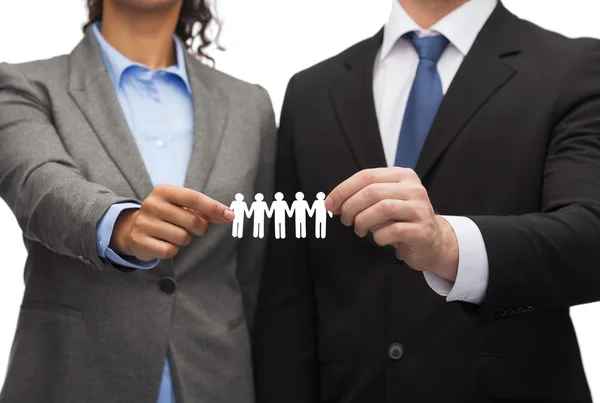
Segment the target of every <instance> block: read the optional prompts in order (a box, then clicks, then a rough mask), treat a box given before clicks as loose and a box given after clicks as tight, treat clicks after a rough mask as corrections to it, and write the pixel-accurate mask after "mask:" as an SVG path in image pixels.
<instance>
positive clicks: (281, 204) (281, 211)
mask: <svg viewBox="0 0 600 403" xmlns="http://www.w3.org/2000/svg"><path fill="white" fill-rule="evenodd" d="M271 213H274V221H275V238H276V239H285V219H286V213H287V216H288V217H292V215H294V212H293V211H292V210H291V209H290V207H289V206H288V204H287V202H286V201H285V200H283V193H281V192H277V193H275V201H274V202H273V203H271Z"/></svg>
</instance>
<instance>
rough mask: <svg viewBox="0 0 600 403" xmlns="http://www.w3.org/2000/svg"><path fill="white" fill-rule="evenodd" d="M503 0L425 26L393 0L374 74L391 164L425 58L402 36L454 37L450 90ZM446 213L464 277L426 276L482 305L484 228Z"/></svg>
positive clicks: (454, 297)
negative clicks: (411, 90)
mask: <svg viewBox="0 0 600 403" xmlns="http://www.w3.org/2000/svg"><path fill="white" fill-rule="evenodd" d="M497 3H498V1H497V0H470V1H468V2H467V3H465V4H464V5H462V6H461V7H459V8H457V9H456V10H454V11H453V12H451V13H450V14H448V15H447V16H445V17H444V18H443V19H441V20H440V21H438V22H437V23H436V24H435V25H433V26H432V27H431V28H430V29H428V30H425V29H423V28H421V27H419V25H417V23H416V22H415V21H414V20H413V19H412V18H411V17H410V16H409V15H408V14H407V13H406V11H405V10H404V9H403V8H402V6H400V4H399V2H398V0H393V4H392V13H391V15H390V19H389V21H388V23H387V25H386V26H385V28H384V36H383V44H382V46H381V49H380V50H379V53H378V55H377V57H376V58H375V67H374V74H373V95H374V98H375V108H376V111H377V119H378V122H379V129H380V132H381V141H382V144H383V149H384V153H385V158H386V161H387V164H388V166H394V161H395V156H396V148H397V146H398V138H399V136H400V128H401V126H402V120H403V117H404V111H405V109H406V104H407V103H408V97H409V95H410V89H411V87H412V84H413V80H414V77H415V75H416V72H417V66H418V64H419V56H418V55H417V52H416V50H415V49H414V47H413V45H412V44H411V43H410V42H408V41H407V40H406V39H404V38H402V36H403V35H404V34H406V33H408V32H416V33H417V35H419V36H420V37H423V36H431V35H440V34H442V35H444V36H445V37H446V38H447V39H448V41H449V42H450V43H449V44H448V47H447V48H446V50H445V51H444V53H443V54H442V56H441V58H440V60H439V62H438V64H437V68H438V73H439V75H440V79H441V81H442V89H443V91H444V94H445V93H446V92H447V91H448V88H449V87H450V84H451V83H452V80H453V79H454V76H455V75H456V72H457V71H458V69H459V68H460V65H461V64H462V61H463V59H464V58H465V56H466V55H467V53H468V52H469V50H470V49H471V46H472V45H473V43H474V42H475V39H476V38H477V35H478V34H479V31H481V28H482V27H483V26H484V24H485V22H486V21H487V20H488V18H489V17H490V15H491V14H492V12H493V11H494V9H495V7H496V5H497ZM443 217H444V218H445V219H446V220H447V221H448V222H449V223H450V225H451V226H452V228H453V229H454V232H455V233H456V237H457V239H458V249H459V253H458V255H459V257H458V276H457V278H456V282H454V283H452V282H450V281H447V280H446V279H443V278H441V277H438V276H436V275H435V274H433V273H429V272H424V275H425V279H426V281H427V283H428V284H429V286H430V287H431V288H432V289H433V290H434V291H435V292H437V293H438V294H440V295H442V296H445V297H446V299H447V301H465V302H471V303H474V304H480V303H481V302H482V301H483V298H484V296H485V293H486V290H487V285H488V276H489V268H488V258H487V251H486V248H485V243H484V240H483V236H482V235H481V231H480V230H479V228H478V227H477V225H475V223H474V222H473V221H472V220H470V219H469V218H467V217H456V216H443Z"/></svg>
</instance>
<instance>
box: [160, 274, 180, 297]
mask: <svg viewBox="0 0 600 403" xmlns="http://www.w3.org/2000/svg"><path fill="white" fill-rule="evenodd" d="M158 288H159V289H160V290H161V291H162V292H164V293H165V294H168V295H170V294H173V293H174V292H175V289H176V288H177V283H175V280H173V279H172V278H169V277H166V278H163V279H162V280H160V282H159V283H158Z"/></svg>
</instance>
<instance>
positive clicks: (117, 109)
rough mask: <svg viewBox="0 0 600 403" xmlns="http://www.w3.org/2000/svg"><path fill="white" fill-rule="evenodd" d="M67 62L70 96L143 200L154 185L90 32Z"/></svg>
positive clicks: (89, 31)
mask: <svg viewBox="0 0 600 403" xmlns="http://www.w3.org/2000/svg"><path fill="white" fill-rule="evenodd" d="M69 62H70V77H69V93H70V94H71V96H72V98H73V99H74V100H75V103H76V104H77V105H78V106H79V108H80V109H81V111H82V112H83V114H84V115H85V117H86V118H87V120H88V121H89V123H90V125H91V126H92V128H93V129H94V130H95V132H96V135H97V136H98V138H99V139H100V142H101V143H102V145H103V146H104V148H105V149H106V151H107V152H108V154H109V155H110V156H111V157H112V159H113V161H114V163H115V164H116V165H117V166H118V167H119V169H120V170H121V172H122V174H123V176H124V177H125V178H126V179H127V181H128V182H129V185H130V186H131V188H132V189H133V190H134V192H135V194H136V196H137V197H138V198H139V199H140V200H143V199H145V198H146V197H147V196H148V195H149V194H150V192H151V191H152V189H153V185H152V182H151V180H150V176H149V175H148V172H147V171H146V167H145V165H144V161H143V160H142V157H141V155H140V152H139V150H138V147H137V144H136V143H135V140H134V139H133V136H132V134H131V131H130V130H129V126H128V124H127V120H126V119H125V115H124V114H123V111H122V109H121V105H120V104H119V101H118V99H117V96H116V94H115V91H114V88H113V85H112V83H111V81H110V77H109V76H108V73H107V71H106V68H105V66H104V62H103V60H102V56H101V54H100V49H99V47H98V44H97V42H96V39H95V38H94V36H93V33H92V31H91V29H90V30H88V32H87V34H86V35H85V37H84V39H83V40H82V41H81V42H80V43H79V45H78V46H77V47H76V48H75V49H74V50H73V52H72V53H71V55H70V59H69Z"/></svg>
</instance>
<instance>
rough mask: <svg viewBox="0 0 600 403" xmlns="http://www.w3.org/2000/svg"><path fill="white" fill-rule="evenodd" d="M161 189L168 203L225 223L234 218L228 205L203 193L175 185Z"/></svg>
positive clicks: (216, 221) (213, 220) (210, 219)
mask: <svg viewBox="0 0 600 403" xmlns="http://www.w3.org/2000/svg"><path fill="white" fill-rule="evenodd" d="M163 189H164V194H163V195H162V196H164V197H165V199H166V200H167V201H168V202H169V203H172V204H175V205H177V206H180V207H186V208H189V209H193V210H195V211H196V212H199V213H203V214H205V215H206V217H207V218H208V220H209V221H212V222H215V223H225V222H230V221H232V220H233V219H234V218H235V214H234V213H233V211H232V210H231V209H230V208H229V207H227V206H226V205H224V204H223V203H220V202H218V201H217V200H214V199H212V198H210V197H208V196H206V195H205V194H202V193H200V192H197V191H195V190H192V189H187V188H182V187H177V186H171V187H163Z"/></svg>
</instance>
